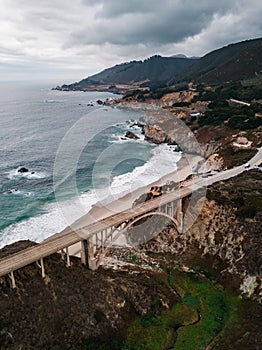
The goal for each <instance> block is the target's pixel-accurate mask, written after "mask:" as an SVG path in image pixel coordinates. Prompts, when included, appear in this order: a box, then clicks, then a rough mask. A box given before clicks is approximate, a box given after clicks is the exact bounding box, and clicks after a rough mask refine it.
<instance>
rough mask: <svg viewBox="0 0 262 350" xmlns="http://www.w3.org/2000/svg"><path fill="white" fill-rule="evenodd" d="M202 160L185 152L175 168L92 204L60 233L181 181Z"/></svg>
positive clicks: (74, 252) (76, 250)
mask: <svg viewBox="0 0 262 350" xmlns="http://www.w3.org/2000/svg"><path fill="white" fill-rule="evenodd" d="M201 161H203V158H202V157H200V156H197V155H192V154H187V155H182V156H181V158H180V160H179V161H178V162H177V164H176V170H175V171H173V172H170V173H169V174H167V175H165V176H163V177H161V178H160V179H158V180H157V181H154V182H152V183H150V184H149V185H147V186H142V187H139V188H137V189H136V190H134V191H132V192H129V193H127V194H125V195H124V196H122V197H120V198H117V199H115V200H111V201H110V198H106V199H105V200H103V201H100V202H97V203H96V204H95V205H93V206H92V208H91V210H90V211H89V212H88V213H87V214H86V215H84V216H82V217H81V218H79V219H78V220H77V221H75V222H74V223H73V224H72V225H70V226H68V227H67V228H65V230H63V231H62V232H61V233H59V235H60V234H64V233H66V232H68V231H71V230H79V229H81V228H82V227H85V226H87V225H88V224H90V223H92V222H95V221H98V220H101V219H103V218H106V217H109V216H111V215H114V214H116V213H119V212H121V211H124V210H127V209H130V208H132V206H133V203H134V201H135V200H136V199H138V198H139V197H140V196H141V195H142V194H144V193H147V192H148V191H149V190H150V188H151V187H152V186H163V185H165V184H167V183H169V182H171V181H174V182H181V181H184V180H186V179H187V178H188V176H190V175H191V174H192V172H193V171H192V169H195V168H196V167H197V165H198V164H199V162H201ZM79 251H80V243H79V244H76V245H74V246H71V247H70V250H69V253H70V254H71V255H78V253H79Z"/></svg>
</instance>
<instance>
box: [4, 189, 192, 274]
mask: <svg viewBox="0 0 262 350" xmlns="http://www.w3.org/2000/svg"><path fill="white" fill-rule="evenodd" d="M193 187H195V188H193ZM197 187H198V188H199V186H191V187H190V186H188V187H183V188H180V189H179V190H176V191H174V192H170V193H167V194H164V195H162V196H160V197H157V198H155V199H153V200H151V201H148V202H145V203H144V204H142V205H140V206H137V207H136V208H130V209H128V210H126V211H123V212H120V213H117V214H114V215H112V216H109V217H107V218H104V219H102V220H99V221H97V222H94V223H91V224H89V225H86V226H84V227H82V228H81V229H77V230H75V231H69V232H68V231H67V230H65V233H63V234H59V235H56V236H54V237H50V238H49V239H48V240H46V241H44V242H42V243H39V244H38V245H36V246H33V247H30V248H27V249H24V250H22V251H20V252H18V253H15V254H12V255H10V256H8V257H5V258H3V259H0V276H4V275H7V274H8V273H10V272H12V271H15V270H18V269H20V268H22V267H24V266H26V265H29V264H31V263H33V262H36V261H38V260H40V259H41V258H44V257H47V256H49V255H51V254H54V253H55V252H58V251H59V250H61V249H64V248H66V247H69V246H71V245H73V244H75V243H77V242H80V241H82V240H83V239H84V238H83V233H82V236H81V234H80V232H81V230H84V232H85V235H86V238H88V237H89V236H92V235H93V234H95V233H98V232H100V231H101V230H103V229H106V228H110V227H112V226H117V225H120V224H121V223H123V222H125V221H127V220H130V219H132V218H133V217H135V216H138V215H141V214H144V213H147V212H149V211H151V210H154V209H156V208H158V207H159V206H160V205H164V204H167V203H170V202H172V201H175V200H177V199H179V198H183V197H185V196H187V195H189V194H191V193H192V191H194V190H196V189H197Z"/></svg>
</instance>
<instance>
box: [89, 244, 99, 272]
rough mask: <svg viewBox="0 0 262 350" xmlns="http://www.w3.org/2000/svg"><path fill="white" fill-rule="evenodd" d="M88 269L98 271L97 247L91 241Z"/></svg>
mask: <svg viewBox="0 0 262 350" xmlns="http://www.w3.org/2000/svg"><path fill="white" fill-rule="evenodd" d="M88 268H89V269H90V270H92V271H95V270H96V269H97V266H96V259H95V246H94V244H93V242H92V240H91V239H89V240H88Z"/></svg>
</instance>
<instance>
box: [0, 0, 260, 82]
mask: <svg viewBox="0 0 262 350" xmlns="http://www.w3.org/2000/svg"><path fill="white" fill-rule="evenodd" d="M261 18H262V1H259V0H248V1H247V0H219V1H217V0H161V1H159V0H40V1H36V0H0V25H1V27H0V28H1V30H0V79H1V80H2V81H16V80H39V81H41V80H50V81H51V80H52V81H57V83H58V84H60V83H71V82H74V81H78V80H80V79H82V78H85V77H87V76H89V75H92V74H94V73H97V72H99V71H101V70H103V69H104V68H107V67H110V66H112V65H115V64H118V63H121V62H126V61H130V60H134V59H137V60H140V59H145V58H147V57H150V56H152V55H155V54H160V55H162V56H172V55H175V54H185V55H187V56H189V57H190V56H203V55H205V54H206V53H208V52H210V51H212V50H214V49H217V48H219V47H222V46H225V45H228V44H230V43H234V42H238V41H242V40H246V39H252V38H258V37H261V36H262V35H261V34H262V20H261Z"/></svg>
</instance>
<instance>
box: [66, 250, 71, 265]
mask: <svg viewBox="0 0 262 350" xmlns="http://www.w3.org/2000/svg"><path fill="white" fill-rule="evenodd" d="M66 266H67V267H70V266H71V261H70V255H69V252H68V247H66Z"/></svg>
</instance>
